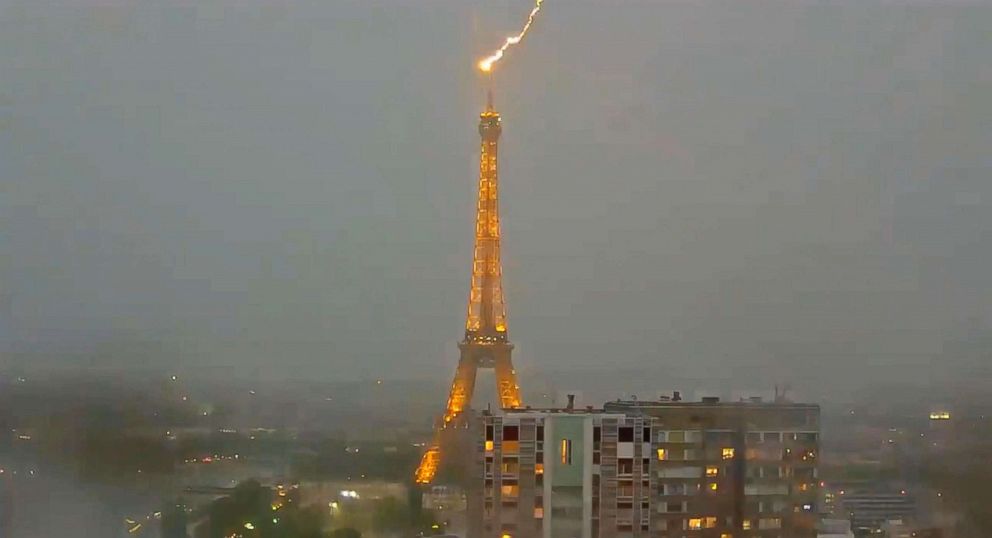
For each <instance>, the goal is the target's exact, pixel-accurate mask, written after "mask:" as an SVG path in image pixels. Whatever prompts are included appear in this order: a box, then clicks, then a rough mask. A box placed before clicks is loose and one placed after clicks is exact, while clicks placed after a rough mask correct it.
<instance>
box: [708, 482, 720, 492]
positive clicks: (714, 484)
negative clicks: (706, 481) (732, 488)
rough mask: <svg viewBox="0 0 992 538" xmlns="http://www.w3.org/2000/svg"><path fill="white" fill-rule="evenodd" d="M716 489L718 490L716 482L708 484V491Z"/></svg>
mask: <svg viewBox="0 0 992 538" xmlns="http://www.w3.org/2000/svg"><path fill="white" fill-rule="evenodd" d="M718 489H720V486H718V485H717V483H716V482H710V491H716V490H718Z"/></svg>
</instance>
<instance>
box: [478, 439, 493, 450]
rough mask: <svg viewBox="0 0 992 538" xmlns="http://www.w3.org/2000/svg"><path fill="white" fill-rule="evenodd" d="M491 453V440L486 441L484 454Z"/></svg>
mask: <svg viewBox="0 0 992 538" xmlns="http://www.w3.org/2000/svg"><path fill="white" fill-rule="evenodd" d="M476 446H478V445H476ZM492 451H493V442H492V441H491V440H488V441H486V452H492Z"/></svg>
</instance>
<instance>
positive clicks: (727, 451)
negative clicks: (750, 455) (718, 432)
mask: <svg viewBox="0 0 992 538" xmlns="http://www.w3.org/2000/svg"><path fill="white" fill-rule="evenodd" d="M721 455H722V456H723V459H725V460H732V459H734V449H732V448H724V449H723V453H722V454H721Z"/></svg>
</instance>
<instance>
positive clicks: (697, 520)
mask: <svg viewBox="0 0 992 538" xmlns="http://www.w3.org/2000/svg"><path fill="white" fill-rule="evenodd" d="M702 528H703V518H701V517H694V518H690V519H689V530H691V531H698V530H699V529H702Z"/></svg>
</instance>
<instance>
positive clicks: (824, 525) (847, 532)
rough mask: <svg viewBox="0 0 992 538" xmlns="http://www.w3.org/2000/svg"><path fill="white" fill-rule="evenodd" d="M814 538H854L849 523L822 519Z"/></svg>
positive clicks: (841, 520)
mask: <svg viewBox="0 0 992 538" xmlns="http://www.w3.org/2000/svg"><path fill="white" fill-rule="evenodd" d="M816 538H854V532H852V531H851V522H850V521H848V520H846V519H823V520H820V523H819V524H818V525H817V531H816Z"/></svg>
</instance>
